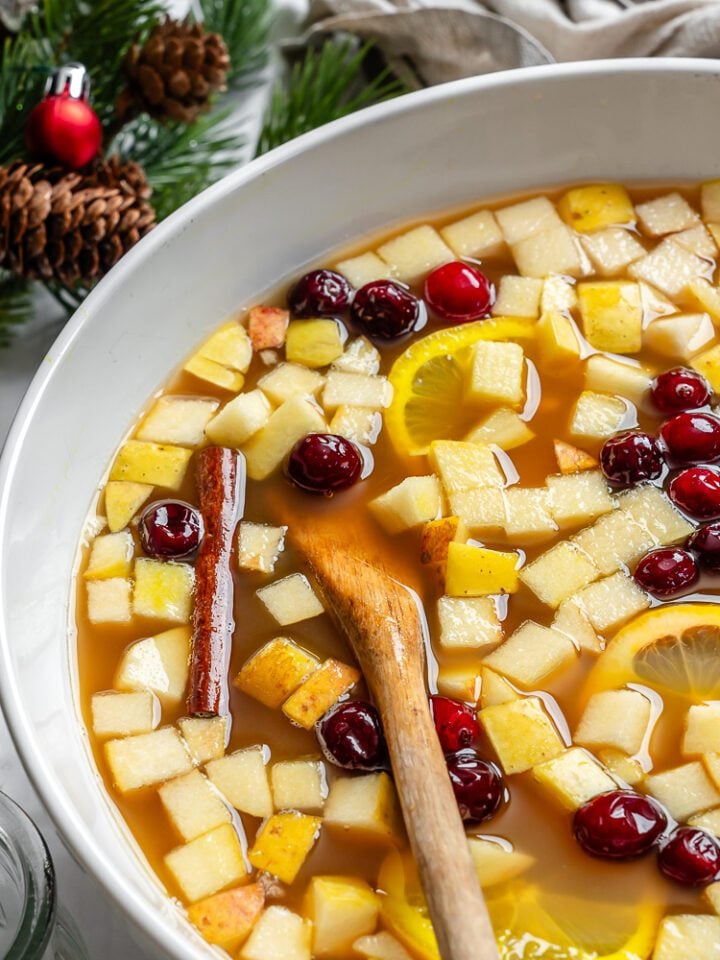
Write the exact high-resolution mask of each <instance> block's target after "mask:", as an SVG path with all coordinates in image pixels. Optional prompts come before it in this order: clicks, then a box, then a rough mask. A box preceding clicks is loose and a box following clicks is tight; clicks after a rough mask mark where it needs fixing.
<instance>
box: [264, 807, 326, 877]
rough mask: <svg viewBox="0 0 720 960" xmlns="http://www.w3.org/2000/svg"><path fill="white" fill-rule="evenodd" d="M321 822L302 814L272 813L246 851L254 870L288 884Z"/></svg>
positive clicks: (318, 819)
mask: <svg viewBox="0 0 720 960" xmlns="http://www.w3.org/2000/svg"><path fill="white" fill-rule="evenodd" d="M321 824H322V820H321V819H320V818H319V817H311V816H308V815H307V814H304V813H276V814H275V815H274V816H272V817H270V819H269V820H267V821H266V822H265V823H264V824H263V826H262V827H261V828H260V830H259V831H258V835H257V836H256V837H255V843H254V844H253V845H252V847H251V848H250V850H249V851H248V860H249V861H250V863H251V864H252V865H253V866H254V867H255V868H256V869H257V870H266V871H267V872H268V873H271V874H272V875H273V876H275V877H277V878H278V880H281V881H282V882H283V883H292V882H293V880H294V879H295V877H296V876H297V875H298V873H299V872H300V868H301V867H302V865H303V863H305V860H306V859H307V857H308V855H309V854H310V851H311V850H312V848H313V847H314V846H315V842H316V840H317V838H318V836H319V834H320V826H321Z"/></svg>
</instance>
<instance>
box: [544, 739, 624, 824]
mask: <svg viewBox="0 0 720 960" xmlns="http://www.w3.org/2000/svg"><path fill="white" fill-rule="evenodd" d="M532 775H533V779H534V780H535V781H536V782H537V783H539V784H540V786H541V787H544V788H545V790H547V792H548V793H549V794H550V796H551V797H552V798H553V799H554V800H556V801H557V802H558V803H559V804H560V805H561V806H563V807H564V808H565V809H566V810H577V809H578V808H579V807H582V805H583V804H585V803H587V801H588V800H592V798H593V797H597V796H598V794H600V793H608V791H610V790H617V783H616V782H615V780H613V778H612V777H611V776H610V774H609V773H608V772H607V771H606V770H604V769H603V768H602V767H601V766H600V764H599V763H598V762H597V760H596V759H595V758H594V757H593V755H592V754H591V753H588V752H587V750H581V749H579V748H578V747H573V748H572V749H570V750H568V751H566V752H565V753H563V754H561V755H560V756H559V757H555V758H553V759H552V760H546V761H545V762H544V763H539V764H538V765H537V766H536V767H533V771H532Z"/></svg>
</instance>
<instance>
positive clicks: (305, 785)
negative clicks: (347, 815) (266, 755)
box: [270, 759, 327, 813]
mask: <svg viewBox="0 0 720 960" xmlns="http://www.w3.org/2000/svg"><path fill="white" fill-rule="evenodd" d="M270 779H271V781H272V794H273V801H274V803H275V809H276V810H300V811H301V812H302V813H318V812H319V811H321V810H322V808H323V806H324V805H325V798H326V797H327V781H326V778H325V766H324V764H323V762H322V760H312V759H307V760H283V761H281V762H280V763H276V764H274V765H273V767H272V769H271V771H270Z"/></svg>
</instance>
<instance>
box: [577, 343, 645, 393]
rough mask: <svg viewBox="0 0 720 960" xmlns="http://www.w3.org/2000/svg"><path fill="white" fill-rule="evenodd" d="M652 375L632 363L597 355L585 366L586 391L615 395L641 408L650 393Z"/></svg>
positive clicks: (589, 359)
mask: <svg viewBox="0 0 720 960" xmlns="http://www.w3.org/2000/svg"><path fill="white" fill-rule="evenodd" d="M651 379H652V374H651V373H650V372H649V371H648V370H646V369H645V368H644V367H641V366H640V365H639V364H635V363H633V362H632V361H627V362H624V361H621V360H614V359H612V358H611V357H604V356H602V354H599V353H596V354H594V355H593V356H592V357H588V360H587V363H586V364H585V389H586V390H592V391H595V392H599V393H614V394H616V395H617V396H620V397H624V398H625V399H626V400H630V402H631V403H634V404H635V406H640V405H641V404H642V403H643V401H645V400H646V399H647V396H648V394H649V392H650V381H651Z"/></svg>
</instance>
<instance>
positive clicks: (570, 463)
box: [553, 440, 598, 474]
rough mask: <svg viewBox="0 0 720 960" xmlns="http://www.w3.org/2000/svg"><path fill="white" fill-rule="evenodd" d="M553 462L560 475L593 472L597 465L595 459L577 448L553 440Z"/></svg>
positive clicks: (561, 441)
mask: <svg viewBox="0 0 720 960" xmlns="http://www.w3.org/2000/svg"><path fill="white" fill-rule="evenodd" d="M553 449H554V450H555V460H556V461H557V465H558V469H559V470H560V473H562V474H568V473H579V472H580V471H581V470H594V469H595V467H596V466H597V465H598V462H597V460H596V459H595V457H592V456H590V454H589V453H588V452H587V451H585V450H580V448H579V447H574V446H573V445H572V444H571V443H565V441H564V440H553Z"/></svg>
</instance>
